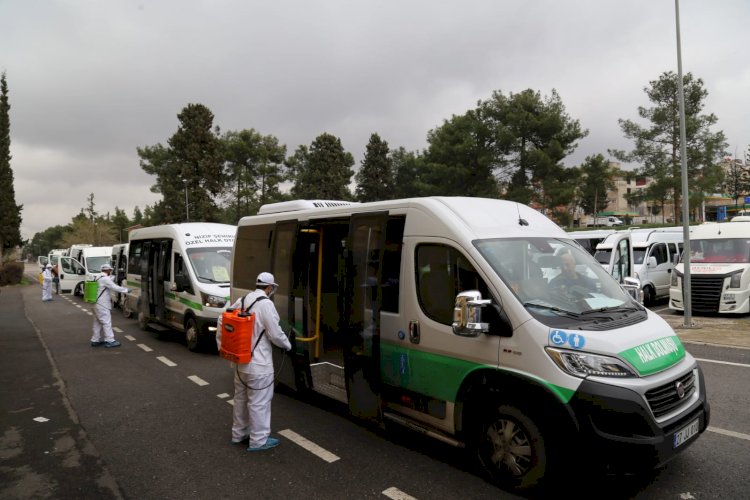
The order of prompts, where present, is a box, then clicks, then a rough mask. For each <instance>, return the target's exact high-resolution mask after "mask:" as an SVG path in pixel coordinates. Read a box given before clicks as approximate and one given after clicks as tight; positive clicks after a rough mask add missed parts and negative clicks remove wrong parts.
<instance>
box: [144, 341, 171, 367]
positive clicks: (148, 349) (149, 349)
mask: <svg viewBox="0 0 750 500" xmlns="http://www.w3.org/2000/svg"><path fill="white" fill-rule="evenodd" d="M136 345H137V346H138V347H140V348H141V349H143V350H144V351H146V352H151V351H153V349H151V348H150V347H149V346H147V345H146V344H136ZM164 359H167V358H164ZM161 361H162V363H164V361H163V360H161ZM167 361H169V360H168V359H167ZM169 362H170V363H171V361H169ZM165 364H166V363H165Z"/></svg>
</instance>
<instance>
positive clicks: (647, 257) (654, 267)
mask: <svg viewBox="0 0 750 500" xmlns="http://www.w3.org/2000/svg"><path fill="white" fill-rule="evenodd" d="M630 237H631V239H632V240H633V262H634V263H635V273H636V277H637V278H638V279H639V280H640V282H641V288H642V290H643V302H644V303H645V304H653V303H654V302H655V301H656V300H657V299H660V298H664V297H668V296H669V283H670V281H671V279H672V270H673V269H674V266H675V265H676V264H677V262H678V261H679V259H680V254H681V253H682V247H683V241H684V236H683V228H681V227H673V228H659V229H634V230H632V231H631V236H630Z"/></svg>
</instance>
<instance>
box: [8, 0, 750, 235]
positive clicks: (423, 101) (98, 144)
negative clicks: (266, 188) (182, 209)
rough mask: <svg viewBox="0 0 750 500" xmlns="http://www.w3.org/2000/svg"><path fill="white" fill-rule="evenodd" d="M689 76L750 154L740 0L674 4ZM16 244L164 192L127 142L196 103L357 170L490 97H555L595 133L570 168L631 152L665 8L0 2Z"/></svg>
mask: <svg viewBox="0 0 750 500" xmlns="http://www.w3.org/2000/svg"><path fill="white" fill-rule="evenodd" d="M680 26H681V35H682V63H683V72H684V73H687V72H692V73H693V75H695V76H696V77H699V78H702V79H703V81H704V82H705V87H706V89H707V90H708V92H709V96H708V99H707V101H706V109H705V111H706V112H710V113H714V114H716V116H717V117H718V118H719V121H718V125H717V126H716V127H715V129H714V130H715V131H717V130H723V131H724V133H725V134H726V137H727V140H728V143H729V150H730V153H731V154H732V155H733V154H734V153H735V150H736V151H737V155H738V156H740V157H741V156H743V152H744V151H745V150H747V148H748V145H749V144H750V124H749V123H750V120H749V119H748V117H749V116H750V104H749V103H750V56H749V55H748V46H749V45H750V43H749V42H750V1H748V0H715V1H711V2H708V1H705V0H682V1H681V2H680ZM0 40H1V43H0V72H2V71H5V72H6V78H7V83H8V86H9V91H10V93H9V97H10V104H11V112H10V119H11V154H12V156H13V158H12V160H11V166H12V168H13V172H14V175H15V191H16V201H17V203H21V204H23V206H24V209H23V212H22V217H23V225H22V227H21V233H22V236H23V237H24V238H31V237H32V236H33V235H34V234H35V233H36V232H38V231H42V230H44V229H46V228H48V227H51V226H54V225H58V224H61V225H64V224H67V223H68V222H70V220H71V218H72V217H74V216H75V215H76V214H77V213H78V212H79V211H80V210H81V208H83V207H84V206H86V198H87V196H88V195H89V194H90V193H92V192H93V193H94V196H95V203H96V209H97V211H98V212H100V213H106V212H110V213H113V212H114V208H115V207H116V206H117V207H119V208H121V209H123V210H125V211H126V213H127V214H128V216H129V217H132V215H133V209H134V207H136V206H139V207H140V208H141V209H143V208H144V207H145V206H146V205H150V204H153V203H154V202H156V201H158V200H159V199H160V197H159V195H156V194H154V193H151V191H150V190H149V188H150V186H151V185H153V184H154V182H155V178H154V177H153V176H149V175H147V174H146V173H145V172H143V170H141V168H140V166H139V161H138V155H137V153H136V148H137V147H142V146H152V145H155V144H157V143H161V144H164V145H166V142H167V139H168V138H169V137H170V136H171V135H172V134H174V132H175V131H176V130H177V127H178V120H177V114H178V113H179V112H180V111H181V110H182V109H183V108H184V107H185V106H186V105H187V104H189V103H201V104H203V105H205V106H207V107H208V108H209V109H211V111H212V112H213V113H214V115H215V118H214V124H215V125H218V126H220V127H221V130H222V131H228V130H241V129H246V128H248V129H249V128H254V129H255V130H257V131H258V132H260V133H262V134H264V135H269V134H270V135H274V136H276V137H278V139H279V141H280V142H281V143H282V144H286V146H287V151H288V154H291V153H292V152H293V151H294V150H295V149H296V148H297V147H298V146H299V145H301V144H307V145H309V144H310V143H311V142H312V141H313V140H314V139H315V138H316V137H317V136H318V135H320V134H321V133H323V132H328V133H331V134H333V135H336V136H338V137H340V138H341V141H342V143H343V146H344V148H345V149H346V150H347V151H349V152H351V153H352V154H353V155H354V157H355V159H356V161H357V163H356V166H355V168H358V167H359V165H360V162H361V160H362V156H363V154H364V149H365V146H366V144H367V142H368V140H369V137H370V135H371V134H372V133H373V132H377V133H378V134H380V136H381V137H382V138H383V139H384V140H386V141H388V143H389V145H390V147H391V148H397V147H400V146H403V147H405V148H406V149H407V150H410V151H419V150H422V149H424V148H425V147H426V145H427V143H426V134H427V131H428V130H430V129H433V128H435V127H437V126H439V125H441V124H442V122H443V120H444V119H447V118H450V116H451V115H453V114H463V113H464V112H466V110H468V109H470V108H472V107H474V106H475V105H476V102H477V101H478V100H479V99H488V98H489V97H490V96H491V93H492V91H494V90H500V91H502V92H503V93H505V94H508V93H509V92H520V91H522V90H524V89H527V88H531V89H534V90H536V91H539V92H541V94H542V95H543V96H549V95H550V93H551V91H552V89H556V90H557V91H558V93H559V94H560V97H561V99H562V101H563V103H564V104H565V106H566V110H567V112H568V114H569V115H570V116H571V117H572V118H574V119H578V120H580V122H581V125H582V127H583V128H585V129H588V130H589V135H588V137H586V138H585V139H583V140H581V141H580V142H579V145H578V148H577V150H576V152H575V154H574V155H573V156H571V157H569V158H567V159H566V160H565V163H566V164H567V165H569V166H572V165H576V164H579V163H580V162H581V161H582V160H583V159H584V158H585V157H586V156H588V155H592V154H597V153H602V154H605V155H606V154H607V149H610V148H617V149H630V147H631V146H632V143H630V142H629V141H627V140H625V139H624V138H623V136H622V133H621V131H620V128H619V126H618V123H617V120H618V119H619V118H629V119H634V120H638V116H637V107H638V106H649V105H650V104H649V101H648V99H647V97H646V95H645V93H644V90H643V89H644V88H645V87H647V86H648V84H649V82H650V81H652V80H656V79H658V77H659V75H661V74H662V73H663V72H665V71H674V72H677V55H676V34H675V4H674V1H673V0H626V1H622V0H618V1H615V0H486V1H474V0H456V1H454V0H438V1H435V0H420V1H410V0H380V1H374V0H332V1H316V0H272V1H262V2H261V1H254V0H236V1H234V0H223V1H222V0H204V1H197V0H153V1H152V0H141V1H125V0H107V1H102V0H66V1H62V0H60V1H47V0H34V1H25V0H0Z"/></svg>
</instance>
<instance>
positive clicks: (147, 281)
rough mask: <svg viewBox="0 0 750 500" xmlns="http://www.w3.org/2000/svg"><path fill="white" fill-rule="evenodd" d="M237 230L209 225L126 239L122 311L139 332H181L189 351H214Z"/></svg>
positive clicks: (145, 231) (143, 232) (166, 228)
mask: <svg viewBox="0 0 750 500" xmlns="http://www.w3.org/2000/svg"><path fill="white" fill-rule="evenodd" d="M235 231H236V228H235V226H230V225H227V224H215V223H208V222H190V223H184V224H166V225H162V226H153V227H145V228H139V229H135V230H133V231H130V233H129V236H128V265H127V285H126V286H127V288H129V289H130V293H129V294H128V295H127V297H125V303H124V304H123V311H124V312H126V313H127V314H131V313H132V314H133V315H134V316H136V317H137V318H138V325H139V326H140V327H141V329H143V330H147V329H149V328H150V329H152V330H156V331H157V332H160V331H164V330H165V329H167V328H171V329H174V330H177V331H179V332H184V334H185V343H186V344H187V347H188V349H190V350H191V351H198V350H202V349H204V348H213V347H214V343H215V340H214V337H215V335H216V320H217V319H218V317H219V314H221V313H222V312H223V311H224V305H225V303H226V301H227V298H228V297H229V266H230V264H231V262H232V260H231V255H232V244H233V242H234V234H235Z"/></svg>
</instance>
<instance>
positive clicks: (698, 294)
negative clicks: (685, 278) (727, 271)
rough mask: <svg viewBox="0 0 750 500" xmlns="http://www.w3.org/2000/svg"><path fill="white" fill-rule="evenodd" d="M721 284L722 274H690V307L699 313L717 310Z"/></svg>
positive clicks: (722, 281) (722, 284)
mask: <svg viewBox="0 0 750 500" xmlns="http://www.w3.org/2000/svg"><path fill="white" fill-rule="evenodd" d="M722 286H724V276H701V275H699V274H698V275H691V276H690V290H691V292H692V293H691V295H690V300H691V309H692V310H693V311H695V312H701V313H712V312H718V311H719V302H720V301H721V288H722Z"/></svg>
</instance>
